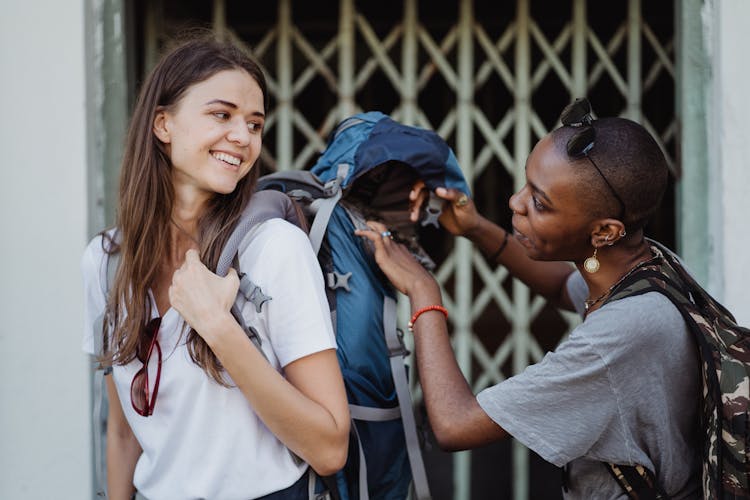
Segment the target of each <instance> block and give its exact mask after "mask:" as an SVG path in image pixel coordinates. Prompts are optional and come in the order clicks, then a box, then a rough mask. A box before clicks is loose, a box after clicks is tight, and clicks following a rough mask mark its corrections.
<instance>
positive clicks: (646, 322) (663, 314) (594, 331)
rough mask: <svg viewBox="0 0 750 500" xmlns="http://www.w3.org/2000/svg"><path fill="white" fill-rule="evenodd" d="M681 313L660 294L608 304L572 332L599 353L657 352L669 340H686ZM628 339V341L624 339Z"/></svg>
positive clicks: (645, 294) (626, 298) (685, 328)
mask: <svg viewBox="0 0 750 500" xmlns="http://www.w3.org/2000/svg"><path fill="white" fill-rule="evenodd" d="M686 332H687V326H686V325H685V321H684V320H683V318H682V315H681V314H680V311H679V310H678V309H677V307H675V305H674V304H672V302H671V301H670V300H669V299H668V298H667V297H665V296H664V295H663V294H661V293H659V292H647V293H644V294H642V295H635V296H631V297H625V298H622V299H619V300H615V301H612V302H607V303H606V304H604V305H603V306H602V307H601V308H599V309H597V310H596V311H594V312H592V313H591V314H590V315H589V316H588V317H587V318H586V320H585V321H584V322H583V323H581V324H580V325H579V326H578V327H577V328H576V329H575V330H574V332H573V334H575V335H581V336H584V337H586V338H587V339H588V341H589V342H591V343H592V344H593V345H594V346H596V348H597V349H598V350H600V351H601V352H612V351H613V350H616V349H619V348H620V347H619V346H622V348H623V349H626V350H630V351H632V350H647V349H652V348H653V349H657V350H660V349H661V348H663V347H664V346H665V345H669V344H670V343H671V342H670V340H672V341H676V342H682V340H683V339H685V338H688V336H687V335H686ZM625 339H627V342H625V341H624V340H625Z"/></svg>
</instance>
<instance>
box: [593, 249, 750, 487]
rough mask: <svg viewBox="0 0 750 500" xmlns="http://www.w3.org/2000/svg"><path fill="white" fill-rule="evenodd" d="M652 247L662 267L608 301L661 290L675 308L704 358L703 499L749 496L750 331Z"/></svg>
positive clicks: (667, 254) (632, 280)
mask: <svg viewBox="0 0 750 500" xmlns="http://www.w3.org/2000/svg"><path fill="white" fill-rule="evenodd" d="M649 243H651V247H652V250H653V251H654V253H656V254H657V255H659V256H660V259H659V262H658V263H657V264H656V265H649V266H644V268H643V269H640V270H639V271H638V272H637V273H634V274H633V276H630V277H628V279H627V280H624V281H623V283H621V284H620V285H619V286H618V287H617V289H616V290H614V291H613V293H612V295H611V296H610V297H608V298H607V301H606V302H609V301H612V300H618V299H620V298H624V297H627V296H633V295H639V294H643V293H647V292H651V291H656V292H659V293H661V294H663V295H664V296H666V297H667V298H669V299H670V301H671V302H672V303H673V304H674V305H675V307H676V308H677V310H678V311H679V312H680V314H681V316H682V317H683V319H684V320H685V324H686V326H687V327H688V330H689V331H690V332H691V335H692V337H693V338H694V340H695V342H696V345H697V348H698V349H697V350H698V353H699V355H700V366H701V383H702V394H701V402H702V405H701V411H700V418H701V429H702V448H703V449H702V454H703V473H702V486H703V492H704V496H705V498H727V497H728V498H735V497H742V498H747V497H750V489H749V485H750V460H749V459H748V452H749V451H750V444H748V443H750V432H749V431H748V426H747V422H748V415H749V414H750V391H749V390H748V387H749V386H750V384H749V383H748V379H750V330H748V329H746V328H743V327H740V326H738V325H737V324H736V322H735V320H734V317H733V316H732V314H731V313H730V312H729V311H727V309H726V308H724V306H722V305H721V304H720V303H719V302H718V301H716V300H715V299H714V298H713V297H711V295H710V294H709V293H708V292H706V291H705V290H704V289H703V288H702V287H701V286H700V285H699V284H698V283H697V282H696V281H695V279H694V278H693V277H692V276H691V275H690V274H689V273H688V272H687V270H686V269H685V268H684V266H683V264H682V262H681V261H680V260H679V258H678V257H677V256H676V255H674V254H673V253H672V252H671V251H669V250H668V249H667V248H665V247H663V246H662V245H660V244H658V243H656V242H653V241H649Z"/></svg>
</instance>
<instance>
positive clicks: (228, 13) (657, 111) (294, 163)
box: [138, 0, 677, 499]
mask: <svg viewBox="0 0 750 500" xmlns="http://www.w3.org/2000/svg"><path fill="white" fill-rule="evenodd" d="M245 4H247V2H230V1H228V0H214V1H213V2H212V3H206V4H205V5H201V6H199V7H196V6H193V7H190V6H189V5H188V6H186V5H185V4H184V3H182V2H176V1H167V0H161V1H155V2H148V3H147V4H146V5H145V6H143V7H142V14H143V16H145V17H144V18H145V22H144V23H143V26H142V27H141V28H139V29H142V33H138V36H141V37H142V39H143V40H144V43H143V47H144V56H143V57H142V59H141V61H142V63H143V66H144V67H146V68H147V67H149V66H150V65H151V64H152V63H153V61H154V59H155V54H156V52H157V50H158V47H159V46H160V44H161V42H162V41H163V40H165V39H167V38H169V37H170V36H171V35H172V34H173V33H174V32H175V31H176V30H178V29H180V28H181V27H183V26H184V21H185V20H191V21H196V20H198V21H200V20H202V21H209V22H210V23H211V26H212V27H213V29H214V30H215V31H216V32H217V33H219V34H220V35H221V36H224V37H227V38H228V39H232V40H234V41H235V42H237V43H239V44H241V45H243V46H245V47H247V49H248V50H249V51H251V52H252V53H253V54H254V55H255V56H256V57H257V58H258V59H259V60H260V61H261V62H262V64H263V65H264V67H265V69H266V71H267V76H268V79H269V88H270V92H271V94H272V100H273V103H274V106H273V108H272V110H271V113H270V115H269V117H268V120H267V132H266V134H267V135H266V138H265V144H266V146H265V149H264V152H263V155H262V158H263V161H264V164H265V167H264V168H267V169H270V170H283V169H300V168H305V167H307V166H309V165H311V164H312V162H313V161H314V160H315V158H316V155H317V153H318V152H319V151H321V150H322V149H323V148H324V145H325V140H326V137H327V135H328V134H329V133H330V131H331V130H332V129H333V127H335V125H336V123H337V122H338V121H339V120H340V119H342V118H343V117H346V116H348V115H350V114H352V113H354V112H357V111H360V110H370V109H378V110H381V111H384V112H386V113H389V114H391V115H392V116H393V117H394V118H395V119H397V120H400V121H402V122H404V123H408V124H414V125H418V126H422V127H429V128H432V129H435V130H436V131H438V133H439V134H440V135H441V136H442V137H444V138H445V139H446V140H447V141H448V142H449V143H450V144H451V146H452V147H453V148H454V150H455V151H456V155H457V157H458V160H459V163H460V164H461V167H462V169H463V171H464V173H465V175H466V178H467V180H469V183H470V184H471V185H472V186H473V189H474V195H475V198H476V201H477V204H478V205H479V207H480V210H482V212H483V213H485V214H487V215H489V216H490V217H491V218H494V219H495V220H496V221H498V222H499V223H500V224H502V225H504V226H505V227H508V223H509V213H508V212H509V211H508V209H507V204H506V203H507V199H508V197H509V195H510V194H511V193H512V192H513V191H514V190H515V189H517V188H519V187H520V186H522V185H523V183H524V163H525V159H526V156H527V154H528V153H529V151H530V149H531V148H532V147H533V145H534V143H535V142H536V141H537V140H538V139H539V138H540V137H542V136H543V135H544V134H545V133H546V132H547V131H548V130H550V129H551V128H554V127H555V126H556V118H557V114H558V112H559V110H560V109H561V108H562V106H563V105H564V104H566V103H567V102H568V101H569V100H570V99H571V98H572V97H575V96H580V95H588V96H589V97H590V98H591V100H592V101H593V102H594V106H595V109H597V111H598V112H599V113H600V114H602V115H605V114H606V115H622V116H627V117H630V118H632V119H635V120H637V121H640V122H641V123H643V124H644V125H645V126H646V127H647V128H648V129H649V130H651V131H652V133H653V134H654V135H655V136H656V137H657V138H659V140H660V141H661V144H662V146H663V148H664V150H665V152H666V153H667V157H668V159H669V161H670V164H671V165H674V160H673V158H674V150H675V142H676V133H677V132H676V126H675V121H674V107H673V101H674V67H673V66H674V65H673V59H674V49H673V42H672V39H673V35H672V33H673V29H672V25H673V13H672V5H671V3H670V2H645V3H642V2H641V0H617V1H612V2H587V1H586V0H568V1H566V2H560V1H558V0H545V1H542V0H535V1H533V2H532V1H531V0H517V1H516V2H505V3H503V4H502V5H500V3H498V2H472V1H470V0H464V1H459V2H455V3H453V4H451V5H443V3H442V2H441V3H432V2H418V1H417V0H404V1H403V2H401V1H392V0H384V1H379V2H365V1H360V2H355V0H339V1H336V2H333V1H329V2H315V3H314V4H313V3H308V2H292V1H291V0H279V1H278V2H276V3H273V2H271V3H269V5H266V6H259V5H257V4H255V3H253V4H250V5H245ZM438 4H439V5H438ZM655 4H661V5H655ZM191 9H192V10H191ZM264 9H265V10H264ZM672 205H673V203H672V199H671V197H667V199H666V200H665V205H664V208H665V210H664V212H665V215H664V216H663V217H662V219H659V220H658V221H657V222H656V224H655V226H653V231H655V232H656V233H657V234H658V237H659V238H660V239H662V240H666V242H668V243H669V242H671V241H673V238H674V236H673V235H672V234H671V233H672V231H673V229H672V221H673V211H672V210H673V208H672ZM428 237H431V238H432V239H433V240H434V241H435V247H436V253H437V254H439V259H438V260H439V261H440V262H441V265H440V267H439V269H438V271H437V273H436V274H437V277H438V280H439V282H440V284H441V286H442V287H443V292H444V297H445V303H446V305H447V307H448V308H449V309H450V310H451V325H450V326H451V330H452V335H453V343H454V349H455V352H456V356H457V358H458V360H459V364H460V366H461V367H462V369H463V371H464V373H465V374H466V376H467V378H468V379H469V381H470V383H471V385H472V387H473V388H474V390H475V391H479V390H481V389H483V388H484V387H487V386H488V385H491V384H495V383H498V382H500V381H502V380H504V379H505V378H506V377H508V376H510V375H512V374H513V373H517V372H519V371H520V370H522V369H523V368H524V367H525V366H527V365H528V364H529V363H533V362H536V361H538V360H539V359H541V357H542V356H543V354H544V352H545V351H546V350H548V349H551V348H553V347H554V345H555V344H556V343H557V342H558V341H559V340H560V338H561V337H562V336H564V335H565V334H566V333H567V332H568V331H569V330H570V329H571V328H572V327H573V326H574V325H575V324H576V322H577V320H576V319H575V318H574V317H571V316H568V315H561V314H560V313H559V312H557V311H556V310H554V309H553V308H551V307H550V306H548V305H547V304H546V302H545V301H544V300H543V299H542V298H541V297H539V296H534V295H533V294H531V293H530V291H529V290H528V289H527V288H526V287H525V286H524V285H522V284H521V283H520V282H517V281H515V280H512V279H511V278H509V277H508V273H507V271H506V270H505V269H504V268H497V269H493V268H492V267H491V266H490V265H488V263H487V261H486V260H485V259H484V257H483V256H482V255H481V254H479V253H478V252H476V251H475V250H474V249H473V248H472V247H471V245H470V244H469V242H468V241H467V240H464V239H461V238H459V239H457V240H456V241H455V242H452V241H450V240H447V239H445V238H441V237H440V236H438V235H430V236H428ZM403 309H404V305H403V304H402V311H403ZM414 392H415V394H416V395H417V398H418V397H419V389H418V387H415V388H414ZM453 461H454V464H453V477H452V491H453V494H452V496H453V498H456V499H468V498H498V497H510V496H512V497H513V498H515V499H525V498H531V497H535V496H536V497H538V496H540V495H539V493H538V492H536V493H535V490H534V488H535V487H537V486H536V483H537V482H536V481H530V480H529V475H530V468H529V453H528V451H527V450H526V449H525V448H523V447H522V446H520V445H514V446H513V450H512V477H513V481H512V494H511V493H510V492H509V491H508V492H502V491H500V492H498V490H497V489H495V490H494V491H493V493H492V494H489V493H485V492H483V491H478V490H477V489H475V490H474V491H472V483H473V482H474V483H476V482H477V481H472V470H474V471H476V470H477V467H476V466H472V463H471V462H472V454H471V453H469V452H463V453H458V454H455V455H454V457H453ZM485 468H488V466H485ZM495 474H496V475H506V476H507V475H510V471H508V473H506V472H505V471H502V472H500V473H499V474H498V472H497V471H496V472H495ZM475 479H476V477H475ZM433 480H434V481H437V480H438V479H436V478H434V477H433V478H431V481H433ZM493 480H494V477H493ZM433 489H435V488H433ZM434 493H435V494H436V495H435V496H436V497H441V495H442V494H443V490H442V489H440V491H435V492H434ZM442 497H443V498H445V496H444V495H443V496H442Z"/></svg>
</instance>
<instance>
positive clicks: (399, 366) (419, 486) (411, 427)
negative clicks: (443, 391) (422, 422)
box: [383, 297, 431, 500]
mask: <svg viewBox="0 0 750 500" xmlns="http://www.w3.org/2000/svg"><path fill="white" fill-rule="evenodd" d="M383 330H384V333H385V342H386V345H387V346H388V351H389V353H390V358H391V372H392V374H393V383H394V385H395V387H396V395H397V396H398V406H399V409H400V410H401V423H402V424H403V425H404V438H405V439H406V452H407V454H408V455H409V465H410V466H411V475H412V480H413V483H414V494H415V496H416V498H417V499H418V500H428V499H430V498H431V496H430V488H429V486H428V484H427V473H426V472H425V468H424V462H423V460H422V451H421V450H420V448H419V438H418V437H417V424H416V422H415V421H414V410H413V409H412V402H411V394H410V393H409V382H408V380H407V378H406V366H405V365H404V355H405V354H407V353H408V351H407V350H406V348H405V347H404V345H403V342H402V341H401V338H400V337H399V336H398V333H397V331H396V301H395V300H394V299H392V298H391V297H385V299H384V301H383Z"/></svg>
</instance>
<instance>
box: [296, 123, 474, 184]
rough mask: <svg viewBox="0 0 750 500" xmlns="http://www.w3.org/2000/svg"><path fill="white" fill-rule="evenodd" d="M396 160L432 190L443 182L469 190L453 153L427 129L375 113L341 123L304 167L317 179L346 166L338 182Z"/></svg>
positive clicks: (347, 182)
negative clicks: (310, 162) (314, 161)
mask: <svg viewBox="0 0 750 500" xmlns="http://www.w3.org/2000/svg"><path fill="white" fill-rule="evenodd" d="M388 162H400V163H404V164H406V165H408V166H410V167H411V168H413V169H414V170H415V171H416V172H417V175H418V176H419V177H420V178H421V179H422V180H423V181H424V182H425V184H426V185H427V187H428V188H429V189H430V190H431V191H433V190H435V188H437V187H440V186H443V187H447V188H453V189H458V190H459V191H462V192H464V193H466V194H470V191H469V186H468V184H467V183H466V181H465V180H464V176H463V174H462V172H461V169H460V168H459V166H458V161H457V160H456V156H455V155H454V154H453V151H452V150H451V148H450V147H449V146H448V145H447V144H446V143H445V141H444V140H443V139H442V138H441V137H440V136H439V135H437V134H436V133H435V132H433V131H431V130H426V129H422V128H418V127H412V126H408V125H402V124H400V123H398V122H396V121H394V120H392V119H391V118H390V117H388V116H387V115H385V114H383V113H381V112H379V111H370V112H368V113H359V114H357V115H354V116H351V117H349V118H347V119H345V120H344V121H342V122H341V123H340V124H339V125H338V126H337V127H336V129H335V130H334V131H333V132H332V134H331V136H330V137H329V140H328V145H327V147H326V149H325V151H324V152H323V154H322V155H321V156H320V158H319V159H318V161H317V163H316V164H315V165H313V167H312V168H311V169H310V170H311V171H312V172H313V173H314V174H315V175H317V176H318V177H319V178H320V179H321V180H322V181H323V182H327V181H329V180H331V179H334V178H335V177H336V174H337V167H338V165H339V164H342V163H344V164H347V165H349V166H350V169H349V173H348V175H347V176H346V178H345V179H344V181H343V183H342V186H343V187H344V188H346V187H348V186H350V185H351V184H352V182H353V181H354V180H356V179H357V178H359V177H360V176H361V175H362V174H364V173H366V172H368V171H369V170H371V169H372V168H374V167H377V166H378V165H382V164H384V163H388Z"/></svg>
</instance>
